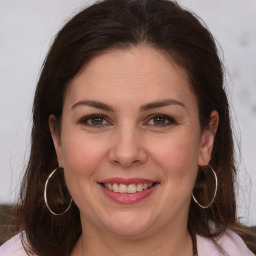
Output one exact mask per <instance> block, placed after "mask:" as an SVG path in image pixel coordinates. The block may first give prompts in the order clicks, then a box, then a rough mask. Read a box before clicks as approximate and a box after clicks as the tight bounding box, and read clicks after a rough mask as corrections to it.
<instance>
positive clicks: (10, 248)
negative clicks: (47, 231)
mask: <svg viewBox="0 0 256 256" xmlns="http://www.w3.org/2000/svg"><path fill="white" fill-rule="evenodd" d="M23 234H24V233H19V234H17V235H16V236H14V237H13V238H11V239H10V240H8V241H7V242H5V243H4V244H3V245H2V246H1V247H0V255H1V256H28V254H27V252H26V251H25V249H24V247H23V244H22V242H21V236H22V235H23Z"/></svg>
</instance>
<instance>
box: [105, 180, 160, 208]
mask: <svg viewBox="0 0 256 256" xmlns="http://www.w3.org/2000/svg"><path fill="white" fill-rule="evenodd" d="M100 187H101V188H102V190H103V192H104V194H105V195H106V196H107V197H109V198H110V199H112V200H113V201H116V202H118V203H123V204H131V203H136V202H139V201H141V200H142V199H144V198H146V197H148V196H149V195H150V194H151V193H152V192H153V191H154V190H155V188H156V187H157V184H155V185H154V186H153V187H151V188H148V189H145V190H142V191H140V192H136V193H133V194H129V193H127V194H122V193H118V192H114V191H112V190H109V189H106V188H105V187H103V186H102V185H100Z"/></svg>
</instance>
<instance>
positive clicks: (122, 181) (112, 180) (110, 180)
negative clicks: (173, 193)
mask: <svg viewBox="0 0 256 256" xmlns="http://www.w3.org/2000/svg"><path fill="white" fill-rule="evenodd" d="M156 182H157V181H155V180H151V179H144V178H128V179H126V178H120V177H115V178H108V179H104V180H102V181H100V182H99V183H105V184H107V183H110V184H114V183H116V184H125V185H129V184H140V183H156Z"/></svg>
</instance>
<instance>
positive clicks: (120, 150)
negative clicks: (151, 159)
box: [109, 127, 147, 168]
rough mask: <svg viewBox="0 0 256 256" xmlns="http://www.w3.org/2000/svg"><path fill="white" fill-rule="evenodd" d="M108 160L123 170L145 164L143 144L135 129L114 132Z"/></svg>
mask: <svg viewBox="0 0 256 256" xmlns="http://www.w3.org/2000/svg"><path fill="white" fill-rule="evenodd" d="M109 159H110V161H111V163H112V164H114V165H119V166H121V167H123V168H129V167H134V166H138V165H141V164H143V163H145V162H146V160H147V152H146V149H145V144H144V143H143V138H142V136H140V134H139V132H138V131H136V129H135V128H129V127H125V128H123V129H118V131H116V132H115V134H114V135H113V140H112V146H111V149H110V151H109Z"/></svg>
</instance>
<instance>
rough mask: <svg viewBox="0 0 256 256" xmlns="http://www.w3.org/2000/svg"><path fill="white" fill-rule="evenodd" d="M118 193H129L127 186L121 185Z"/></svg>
mask: <svg viewBox="0 0 256 256" xmlns="http://www.w3.org/2000/svg"><path fill="white" fill-rule="evenodd" d="M118 192H119V193H121V194H124V193H127V186H126V185H124V184H120V185H119V189H118Z"/></svg>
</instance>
